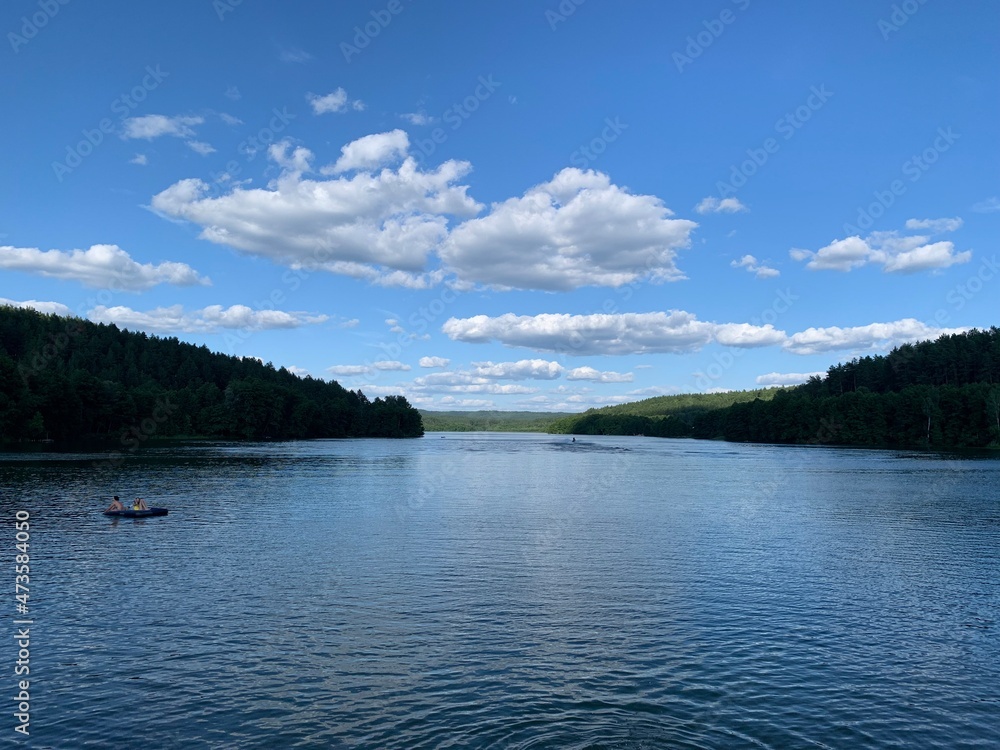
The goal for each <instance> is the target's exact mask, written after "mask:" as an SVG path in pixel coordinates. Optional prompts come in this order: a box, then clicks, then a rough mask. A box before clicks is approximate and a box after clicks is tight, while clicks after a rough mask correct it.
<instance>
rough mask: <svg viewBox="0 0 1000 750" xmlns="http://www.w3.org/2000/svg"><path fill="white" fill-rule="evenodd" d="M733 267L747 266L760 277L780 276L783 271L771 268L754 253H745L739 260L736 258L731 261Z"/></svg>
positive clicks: (748, 269) (746, 267)
mask: <svg viewBox="0 0 1000 750" xmlns="http://www.w3.org/2000/svg"><path fill="white" fill-rule="evenodd" d="M729 265H731V266H732V267H733V268H745V269H746V270H747V271H749V272H750V273H752V274H754V275H755V276H756V277H757V278H758V279H772V278H774V277H775V276H780V275H781V271H779V270H778V269H776V268H771V267H770V266H768V265H767V264H765V263H761V262H759V261H758V260H757V259H756V258H755V257H754V256H752V255H744V256H743V257H742V258H740V259H739V260H734V261H733V262H732V263H730V264H729Z"/></svg>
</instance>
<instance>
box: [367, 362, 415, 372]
mask: <svg viewBox="0 0 1000 750" xmlns="http://www.w3.org/2000/svg"><path fill="white" fill-rule="evenodd" d="M374 367H375V369H376V370H383V371H386V372H407V371H409V370H410V369H411V368H410V366H409V365H404V364H403V363H402V362H399V361H397V360H394V359H380V360H378V361H377V362H375V364H374Z"/></svg>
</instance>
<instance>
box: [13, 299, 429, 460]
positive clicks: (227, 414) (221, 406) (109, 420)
mask: <svg viewBox="0 0 1000 750" xmlns="http://www.w3.org/2000/svg"><path fill="white" fill-rule="evenodd" d="M422 434H423V425H422V423H421V419H420V413H419V412H418V411H417V410H416V409H414V408H413V407H412V406H410V404H409V403H408V402H407V401H406V399H405V398H403V397H402V396H388V397H386V398H377V399H375V401H369V400H368V399H367V398H366V397H365V395H364V394H363V393H361V392H360V391H349V390H346V389H344V388H343V387H342V386H341V385H340V384H339V383H336V382H326V381H322V380H316V379H314V378H311V377H306V378H300V377H298V376H296V375H293V374H292V373H290V372H288V371H287V370H286V369H284V368H281V369H275V367H274V365H272V364H270V363H268V364H262V363H261V362H260V361H258V360H255V359H249V358H242V357H233V356H227V355H224V354H215V353H212V352H210V351H209V350H208V348H207V347H205V346H201V347H197V346H194V345H192V344H185V343H181V342H180V341H178V340H177V339H176V338H159V337H155V336H147V335H146V334H144V333H131V332H127V331H121V330H119V329H118V328H117V327H116V326H113V325H110V326H109V325H104V324H100V325H98V324H94V323H89V322H86V321H83V320H80V319H77V318H60V317H58V316H55V315H42V314H40V313H37V312H35V311H33V310H22V309H17V308H12V307H0V441H9V442H13V441H21V440H38V439H50V440H57V441H63V440H70V439H80V438H88V437H99V438H118V439H120V440H121V442H122V443H123V444H126V445H131V444H133V443H134V444H138V443H139V442H141V441H144V440H147V439H149V438H150V437H152V436H154V435H155V436H156V437H171V436H186V437H190V436H203V437H221V438H245V439H251V440H257V439H262V438H274V439H292V438H331V437H418V436H420V435H422Z"/></svg>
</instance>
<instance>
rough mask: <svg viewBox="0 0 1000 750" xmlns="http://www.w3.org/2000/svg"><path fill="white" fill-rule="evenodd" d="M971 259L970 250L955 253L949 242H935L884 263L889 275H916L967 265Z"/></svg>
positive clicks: (953, 246) (889, 258)
mask: <svg viewBox="0 0 1000 750" xmlns="http://www.w3.org/2000/svg"><path fill="white" fill-rule="evenodd" d="M971 259H972V251H971V250H966V251H965V252H964V253H956V252H955V245H954V244H952V243H951V242H935V243H934V244H932V245H922V246H921V247H917V248H914V249H912V250H906V251H904V252H900V253H898V254H897V255H891V256H889V257H888V258H887V259H886V261H885V270H886V271H887V272H889V273H916V272H918V271H928V270H931V269H935V268H947V267H948V266H953V265H955V264H957V263H968V262H969V261H970V260H971Z"/></svg>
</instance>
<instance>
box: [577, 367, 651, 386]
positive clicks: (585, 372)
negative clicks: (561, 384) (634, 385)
mask: <svg viewBox="0 0 1000 750" xmlns="http://www.w3.org/2000/svg"><path fill="white" fill-rule="evenodd" d="M634 379H635V376H634V375H633V374H632V373H630V372H611V371H607V372H601V371H600V370H597V369H595V368H593V367H577V368H575V369H573V370H570V371H569V372H568V373H566V380H588V381H590V382H592V383H631V382H632V381H633V380H634Z"/></svg>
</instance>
